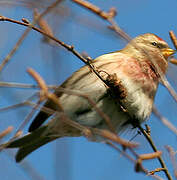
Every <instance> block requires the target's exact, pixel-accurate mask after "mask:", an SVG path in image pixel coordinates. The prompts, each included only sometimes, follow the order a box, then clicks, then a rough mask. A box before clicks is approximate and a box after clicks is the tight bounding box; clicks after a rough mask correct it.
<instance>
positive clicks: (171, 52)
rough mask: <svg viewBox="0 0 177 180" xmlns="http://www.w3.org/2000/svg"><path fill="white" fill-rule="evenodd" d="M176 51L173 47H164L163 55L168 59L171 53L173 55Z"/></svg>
mask: <svg viewBox="0 0 177 180" xmlns="http://www.w3.org/2000/svg"><path fill="white" fill-rule="evenodd" d="M175 52H176V51H175V50H173V49H171V48H164V49H162V54H163V56H164V57H165V58H166V59H168V57H170V56H171V55H173V54H174V53H175Z"/></svg>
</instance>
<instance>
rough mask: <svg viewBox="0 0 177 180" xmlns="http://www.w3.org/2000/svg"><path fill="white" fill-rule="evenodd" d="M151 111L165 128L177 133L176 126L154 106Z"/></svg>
mask: <svg viewBox="0 0 177 180" xmlns="http://www.w3.org/2000/svg"><path fill="white" fill-rule="evenodd" d="M152 112H153V113H154V114H155V116H156V117H157V118H158V119H159V120H160V121H161V122H162V123H163V124H164V125H165V126H166V127H167V128H169V129H170V130H171V131H172V132H173V133H175V135H177V128H176V127H175V126H174V125H173V124H172V123H171V122H170V121H168V119H166V118H165V117H163V116H162V115H161V114H160V112H159V111H158V110H157V108H156V107H155V106H153V109H152Z"/></svg>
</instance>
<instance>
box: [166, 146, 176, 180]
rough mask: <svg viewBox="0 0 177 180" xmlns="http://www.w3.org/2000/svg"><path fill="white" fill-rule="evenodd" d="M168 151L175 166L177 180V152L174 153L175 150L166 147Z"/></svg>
mask: <svg viewBox="0 0 177 180" xmlns="http://www.w3.org/2000/svg"><path fill="white" fill-rule="evenodd" d="M166 149H167V150H168V152H169V154H170V159H171V162H172V165H173V171H174V175H175V178H176V179H177V162H176V158H175V154H176V152H174V150H173V148H172V147H170V146H166Z"/></svg>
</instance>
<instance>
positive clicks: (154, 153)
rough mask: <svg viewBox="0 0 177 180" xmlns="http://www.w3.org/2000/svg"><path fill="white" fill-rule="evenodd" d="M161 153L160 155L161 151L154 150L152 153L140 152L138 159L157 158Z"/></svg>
mask: <svg viewBox="0 0 177 180" xmlns="http://www.w3.org/2000/svg"><path fill="white" fill-rule="evenodd" d="M161 155H162V152H161V151H156V152H153V153H148V154H141V155H139V157H138V159H140V160H143V161H144V160H149V159H155V158H159V157H160V156H161Z"/></svg>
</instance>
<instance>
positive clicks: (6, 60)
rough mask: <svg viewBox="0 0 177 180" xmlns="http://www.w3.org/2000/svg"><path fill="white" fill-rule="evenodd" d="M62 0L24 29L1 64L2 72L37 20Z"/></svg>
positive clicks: (49, 8)
mask: <svg viewBox="0 0 177 180" xmlns="http://www.w3.org/2000/svg"><path fill="white" fill-rule="evenodd" d="M60 1H61V0H57V1H56V2H54V3H52V4H51V5H50V6H49V7H47V8H46V10H44V12H43V13H42V14H41V15H40V16H38V18H37V19H34V20H33V22H32V24H28V28H27V29H26V30H25V31H24V33H23V34H22V36H21V37H20V39H19V40H18V41H17V43H16V44H15V46H14V48H13V49H12V50H11V51H10V53H9V54H8V55H7V56H6V57H5V58H4V60H3V61H2V63H1V65H0V72H1V71H2V69H3V68H4V67H5V65H6V64H7V63H8V62H9V60H10V59H11V57H12V56H13V55H14V54H15V52H16V51H17V50H18V48H19V47H20V45H21V44H22V42H23V41H24V39H25V37H26V36H27V35H28V33H29V32H30V31H31V29H32V26H34V25H35V24H36V22H37V21H38V20H39V19H40V18H42V17H43V16H44V15H46V14H47V13H49V12H50V11H51V9H52V8H54V7H56V5H57V4H58V3H60Z"/></svg>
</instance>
